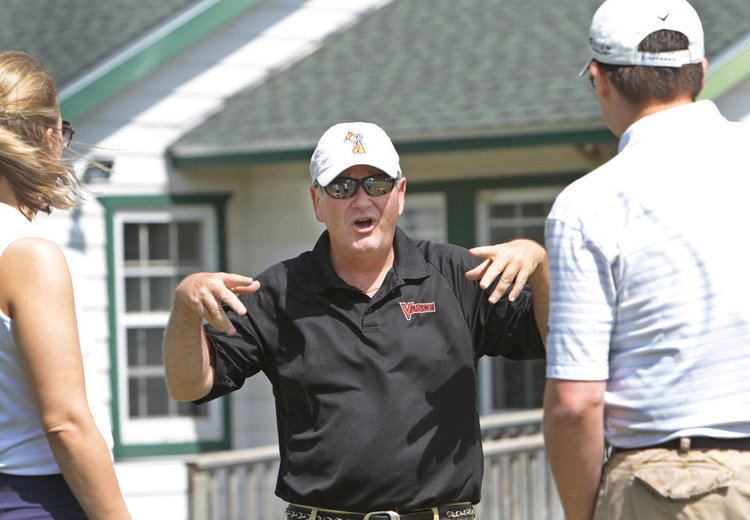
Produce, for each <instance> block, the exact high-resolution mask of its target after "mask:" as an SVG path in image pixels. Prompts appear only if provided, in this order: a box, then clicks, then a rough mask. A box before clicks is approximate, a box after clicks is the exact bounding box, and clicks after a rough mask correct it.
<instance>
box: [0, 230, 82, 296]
mask: <svg viewBox="0 0 750 520" xmlns="http://www.w3.org/2000/svg"><path fill="white" fill-rule="evenodd" d="M0 266H2V269H0V270H1V271H2V273H3V274H2V277H3V279H4V283H3V285H4V286H6V287H11V288H12V287H13V286H15V285H18V284H21V285H26V286H28V285H30V284H31V285H35V284H43V285H47V286H51V287H54V286H58V287H59V285H60V284H68V283H69V279H70V273H69V271H68V264H67V262H66V261H65V256H64V255H63V252H62V251H61V250H60V247H59V246H58V245H57V244H55V243H54V242H50V241H49V240H45V239H43V238H37V237H26V238H21V239H19V240H16V241H15V242H13V243H12V244H10V245H9V246H8V248H7V249H6V250H5V251H4V252H3V254H2V256H0Z"/></svg>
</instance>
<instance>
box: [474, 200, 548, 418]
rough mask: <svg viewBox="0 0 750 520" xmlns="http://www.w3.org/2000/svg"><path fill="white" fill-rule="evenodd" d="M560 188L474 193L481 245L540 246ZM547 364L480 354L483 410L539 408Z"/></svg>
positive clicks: (480, 390) (484, 411)
mask: <svg viewBox="0 0 750 520" xmlns="http://www.w3.org/2000/svg"><path fill="white" fill-rule="evenodd" d="M561 190H562V187H544V188H528V189H507V190H483V191H479V192H478V193H477V236H478V237H479V243H480V244H497V243H501V242H507V241H508V240H512V239H514V238H531V239H532V240H536V241H537V242H539V243H540V244H544V221H545V219H546V217H547V214H548V213H549V210H550V209H551V207H552V203H553V202H554V199H555V197H556V196H557V194H558V193H559V192H560V191H561ZM544 371H545V363H544V360H539V361H531V362H529V361H512V360H509V359H505V358H502V357H496V358H489V357H484V358H482V359H481V360H480V363H479V372H480V388H479V394H480V399H479V401H480V411H481V413H483V414H487V413H492V412H494V411H498V410H507V409H516V408H537V407H540V406H542V398H543V395H544V383H545V374H544Z"/></svg>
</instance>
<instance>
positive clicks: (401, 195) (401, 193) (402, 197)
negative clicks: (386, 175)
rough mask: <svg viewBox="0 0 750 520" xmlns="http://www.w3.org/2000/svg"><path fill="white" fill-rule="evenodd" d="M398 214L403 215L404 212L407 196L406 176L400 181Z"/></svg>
mask: <svg viewBox="0 0 750 520" xmlns="http://www.w3.org/2000/svg"><path fill="white" fill-rule="evenodd" d="M396 182H399V183H400V184H399V186H398V214H399V215H401V214H403V212H404V200H405V196H406V177H401V178H400V179H399V180H398V181H396Z"/></svg>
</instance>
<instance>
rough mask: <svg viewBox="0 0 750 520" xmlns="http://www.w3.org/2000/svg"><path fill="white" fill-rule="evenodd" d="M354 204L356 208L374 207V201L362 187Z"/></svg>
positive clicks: (359, 187) (355, 195)
mask: <svg viewBox="0 0 750 520" xmlns="http://www.w3.org/2000/svg"><path fill="white" fill-rule="evenodd" d="M352 204H353V205H354V207H356V208H367V207H369V206H371V205H372V199H371V197H370V196H369V195H368V194H367V192H365V189H364V188H363V187H362V186H358V187H357V192H356V193H355V194H354V200H353V201H352Z"/></svg>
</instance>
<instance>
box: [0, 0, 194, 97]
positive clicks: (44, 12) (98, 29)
mask: <svg viewBox="0 0 750 520" xmlns="http://www.w3.org/2000/svg"><path fill="white" fill-rule="evenodd" d="M196 3H198V2H197V1H196V0H3V1H2V3H1V4H0V49H2V50H21V51H25V52H30V53H31V54H34V55H35V56H37V57H39V58H40V59H41V60H42V61H43V62H44V63H45V65H46V66H47V68H48V69H49V70H50V72H51V73H52V74H53V76H54V77H55V79H56V80H57V83H58V85H59V86H60V87H64V86H65V85H66V84H68V83H70V82H72V81H74V80H75V79H77V78H78V77H80V76H81V75H83V74H84V73H85V72H87V71H89V70H90V69H92V68H93V67H95V66H96V65H97V64H99V63H100V62H102V61H104V60H106V59H107V58H109V57H110V56H112V55H113V54H114V53H116V52H117V51H119V50H121V49H122V48H124V47H126V46H127V45H128V44H131V43H132V42H133V41H134V40H136V39H138V37H140V36H142V35H144V34H145V33H147V32H148V31H149V30H151V29H153V28H155V27H157V26H158V25H160V24H161V23H163V22H165V21H167V20H169V19H170V18H172V17H174V16H176V15H177V14H178V13H180V12H182V11H184V10H185V9H187V8H188V7H189V6H191V5H193V4H196Z"/></svg>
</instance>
